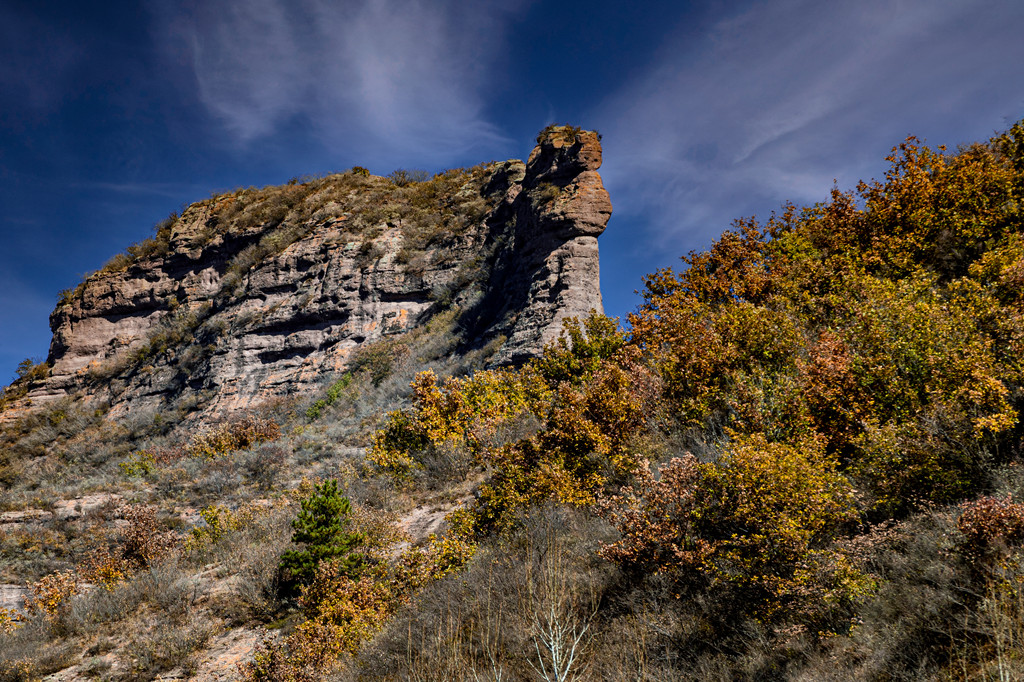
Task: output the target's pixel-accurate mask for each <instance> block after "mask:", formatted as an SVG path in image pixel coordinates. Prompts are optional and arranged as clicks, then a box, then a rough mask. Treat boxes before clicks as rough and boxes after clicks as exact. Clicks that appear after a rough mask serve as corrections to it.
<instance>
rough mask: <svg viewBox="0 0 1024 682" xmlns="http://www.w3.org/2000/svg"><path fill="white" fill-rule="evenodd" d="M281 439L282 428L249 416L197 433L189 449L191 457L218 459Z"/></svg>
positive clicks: (271, 422)
mask: <svg viewBox="0 0 1024 682" xmlns="http://www.w3.org/2000/svg"><path fill="white" fill-rule="evenodd" d="M280 437H281V427H280V426H278V425H277V422H275V421H273V420H271V419H261V418H259V417H256V416H255V415H248V416H245V417H243V418H241V419H238V420H235V421H231V422H228V423H226V424H222V425H220V426H218V427H216V428H213V429H210V430H207V431H203V432H200V433H197V434H196V435H195V436H193V437H192V441H191V442H190V443H189V446H188V448H187V452H188V455H189V456H190V457H198V458H200V459H216V458H217V457H222V456H224V455H226V454H228V453H230V452H234V451H235V450H243V449H246V448H251V447H253V446H255V445H259V444H261V443H266V442H268V441H273V440H277V439H278V438H280Z"/></svg>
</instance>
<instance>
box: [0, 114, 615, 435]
mask: <svg viewBox="0 0 1024 682" xmlns="http://www.w3.org/2000/svg"><path fill="white" fill-rule="evenodd" d="M600 165H601V146H600V141H599V137H598V135H597V134H596V133H593V132H588V131H581V130H579V129H576V128H568V127H549V128H548V129H546V130H545V131H544V132H543V133H542V134H541V135H540V136H539V137H538V145H537V147H536V148H535V149H534V151H533V153H532V154H531V155H530V157H529V159H528V160H527V161H526V162H525V163H523V162H522V161H506V162H503V163H492V164H488V165H484V166H478V167H475V168H472V169H468V170H459V171H448V172H446V173H443V174H439V175H438V176H435V177H434V178H433V179H431V180H423V181H419V182H416V181H414V179H415V178H414V177H412V176H411V174H409V173H405V172H400V171H396V173H394V174H392V176H389V177H388V178H383V177H376V176H371V175H369V174H368V173H366V171H365V170H364V169H359V168H356V169H353V170H352V171H349V172H347V173H344V174H338V175H332V176H328V177H325V178H319V179H314V180H310V181H308V182H304V183H299V182H292V183H289V184H288V185H285V186H281V187H273V188H264V189H262V190H255V189H251V188H250V189H247V190H238V191H236V192H233V193H229V194H224V195H218V196H214V197H212V198H211V199H208V200H206V201H202V202H198V203H196V204H193V205H192V206H190V207H188V209H186V210H185V211H183V213H182V215H181V216H180V217H179V216H172V218H171V219H169V220H168V221H166V223H165V224H162V225H161V226H159V229H158V232H157V234H156V236H155V237H154V238H152V239H150V240H147V241H146V242H143V243H141V244H138V245H135V246H134V247H131V248H129V250H128V253H127V254H122V255H121V256H119V257H117V258H115V259H114V260H113V261H111V262H110V263H108V264H107V265H106V266H105V267H104V268H103V269H102V270H100V271H98V272H96V273H94V274H93V275H91V276H89V277H88V278H86V280H85V281H84V282H83V283H82V284H81V285H80V286H79V287H78V288H77V289H76V290H74V291H69V292H65V293H64V295H63V298H62V301H61V302H60V304H59V305H58V306H57V308H56V309H55V310H54V312H53V313H52V315H51V317H50V325H51V328H52V330H53V341H52V343H51V346H50V352H49V357H48V360H47V362H48V364H49V367H50V369H49V372H48V376H45V377H44V378H40V379H37V380H35V381H32V382H29V381H25V382H22V384H23V385H21V386H20V387H16V388H19V389H20V393H21V395H17V394H16V392H15V390H13V389H8V392H7V401H6V402H7V409H6V410H4V412H3V413H2V414H0V420H3V421H10V420H12V419H14V418H16V417H17V416H18V415H20V414H23V413H24V412H25V411H26V410H31V409H33V408H34V407H38V406H41V405H45V404H46V403H49V402H52V401H54V400H58V399H60V398H63V397H65V396H69V395H75V394H88V395H90V396H92V397H93V398H96V399H99V400H102V401H104V402H107V403H109V404H110V406H111V408H112V415H113V416H118V415H124V414H127V413H129V412H133V411H137V410H154V409H160V408H162V407H164V406H168V405H185V406H187V407H188V408H189V409H192V408H200V409H201V410H202V411H203V412H211V411H217V412H223V411H231V410H237V409H243V408H247V407H250V406H253V405H255V404H259V403H261V402H265V401H267V400H270V399H273V398H275V397H280V396H285V395H289V394H294V393H296V392H301V391H304V390H307V389H312V388H314V387H316V386H318V385H320V384H322V383H323V381H324V380H325V377H327V376H330V375H332V374H336V373H338V372H341V371H343V370H344V369H345V368H346V367H347V366H348V365H349V364H350V363H351V361H352V359H353V357H354V354H355V353H358V351H359V349H365V348H366V347H367V346H368V345H369V344H374V343H375V342H380V341H381V340H383V339H388V338H397V337H400V336H401V335H403V334H406V333H408V332H410V331H412V330H416V329H421V328H422V327H423V326H424V325H425V324H426V323H427V322H428V321H429V320H430V319H431V318H433V317H434V316H436V315H438V314H440V313H447V315H448V317H447V318H445V319H451V320H453V326H452V327H450V329H451V332H452V333H456V334H457V335H458V336H459V338H460V344H461V345H460V348H461V349H462V350H469V349H473V348H483V347H485V346H487V345H488V344H490V345H489V347H488V351H495V352H494V354H493V356H492V360H491V361H492V362H493V363H510V362H512V363H514V362H518V361H521V360H523V359H525V358H527V357H529V356H532V355H534V354H536V353H537V352H538V351H539V350H540V348H541V347H542V346H543V344H544V343H546V342H547V341H549V340H550V339H552V338H553V337H555V336H557V334H558V331H559V329H560V325H561V320H562V319H563V318H564V317H566V316H571V315H580V314H585V313H587V312H588V311H589V310H590V309H597V310H599V311H600V310H601V295H600V291H599V287H598V276H599V271H598V248H597V236H598V235H600V234H601V233H602V232H603V230H604V229H605V226H606V224H607V221H608V218H609V216H610V214H611V203H610V201H609V198H608V193H607V192H606V191H605V189H604V187H603V186H602V183H601V178H600V176H599V175H598V173H597V169H598V168H599V167H600Z"/></svg>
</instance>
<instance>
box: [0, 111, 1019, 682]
mask: <svg viewBox="0 0 1024 682" xmlns="http://www.w3.org/2000/svg"><path fill="white" fill-rule="evenodd" d="M889 162H890V167H889V170H888V171H887V173H886V175H885V177H884V178H883V179H881V180H878V181H873V182H870V183H861V184H860V185H859V186H858V187H857V188H856V189H855V190H853V191H850V192H842V191H839V190H838V189H837V190H834V191H833V192H832V195H831V197H830V198H829V199H828V200H827V201H824V202H822V203H820V204H817V205H814V206H810V207H804V208H799V207H796V206H792V205H787V206H784V207H783V208H782V209H781V211H780V212H779V213H778V214H775V215H773V216H771V217H770V218H769V219H768V220H767V221H765V222H758V221H755V220H753V219H743V220H739V221H737V222H736V224H735V225H734V226H733V228H732V229H730V230H728V231H726V232H725V233H723V235H722V236H721V237H720V239H718V240H717V241H716V242H715V243H714V244H713V245H712V246H711V247H710V248H709V249H707V250H706V251H703V252H694V253H691V254H689V255H688V256H686V257H685V258H684V259H683V265H682V267H681V268H679V269H678V270H677V269H664V270H660V271H658V272H656V273H653V274H651V275H649V276H648V277H647V278H646V280H645V282H644V291H643V297H644V299H643V303H642V304H641V305H640V306H639V307H638V309H637V310H636V311H635V312H634V313H632V314H631V315H630V316H629V320H628V322H629V325H628V328H627V329H622V328H620V327H619V325H618V324H617V322H616V321H615V320H611V319H608V318H606V317H603V316H600V315H596V314H595V315H592V316H591V317H589V318H586V319H573V320H569V321H567V322H566V324H565V329H564V333H563V335H562V337H561V338H560V339H558V340H557V341H555V342H554V343H552V344H550V345H549V346H547V347H546V348H545V350H544V353H543V356H542V357H539V358H537V359H534V360H532V361H529V362H527V363H526V364H525V365H523V366H520V367H517V368H491V369H482V364H483V363H482V361H483V360H484V359H485V358H486V352H485V351H481V352H480V353H479V354H478V355H477V356H475V357H472V358H462V359H456V358H454V357H453V356H451V355H450V354H447V350H449V349H450V348H451V347H452V346H451V345H449V346H447V347H443V346H444V345H445V344H444V335H445V334H450V333H452V331H453V330H452V328H450V327H445V326H444V323H443V320H435V321H434V322H432V324H434V325H435V327H434V328H433V329H431V330H425V331H423V332H421V333H420V334H419V335H418V336H412V337H410V339H408V340H406V341H403V342H402V343H403V344H404V346H403V350H402V352H400V353H399V352H396V351H395V349H389V350H388V352H387V353H386V354H387V355H389V356H391V357H393V358H395V362H394V363H393V365H391V364H389V366H388V367H387V369H386V371H382V372H380V373H377V374H374V369H373V366H374V365H373V363H372V362H367V363H366V364H365V365H363V366H359V367H357V368H356V369H355V370H354V371H353V373H351V374H346V375H343V376H341V377H335V378H333V379H334V380H333V381H332V382H328V383H325V389H324V391H325V392H324V395H318V396H308V397H307V398H306V399H305V400H304V401H303V400H296V401H292V402H281V403H275V404H272V405H267V406H266V407H265V408H264V409H263V410H262V413H261V414H259V415H251V416H249V417H246V418H245V419H248V420H249V421H248V422H245V421H235V422H231V421H229V422H227V423H226V424H224V425H221V426H219V427H216V429H214V428H213V427H212V426H211V427H210V429H212V430H211V431H207V432H203V433H199V434H193V435H192V437H191V440H184V439H183V437H182V435H181V434H180V433H179V432H178V431H176V430H175V429H174V428H173V426H172V425H168V424H167V422H166V420H167V419H169V418H170V419H172V420H173V416H172V415H150V417H149V419H148V420H147V421H146V423H132V424H127V423H121V424H111V423H108V422H106V421H104V420H103V419H102V415H99V414H95V413H81V412H76V411H75V409H74V408H73V407H72V406H57V407H54V408H52V409H50V410H48V411H46V412H41V413H39V414H37V415H36V416H33V417H31V418H30V419H29V420H27V421H25V422H22V423H20V424H17V425H14V426H11V427H8V428H6V429H5V431H4V434H3V441H2V448H3V450H2V453H3V454H2V455H0V456H2V458H3V459H2V461H0V466H2V467H3V468H2V470H0V474H2V476H3V477H4V478H3V481H4V485H5V488H6V489H5V491H4V495H3V498H2V503H3V504H4V505H5V507H6V508H7V509H9V510H10V511H8V512H6V514H7V516H6V517H5V518H6V519H8V520H9V522H8V523H6V524H5V525H3V526H0V552H2V556H3V558H4V563H3V571H4V573H3V576H4V579H5V580H6V581H8V582H14V581H18V580H24V579H28V580H30V581H31V587H30V599H29V601H28V604H29V610H28V613H27V614H26V615H25V616H17V615H15V614H8V615H9V617H8V619H7V621H3V620H2V618H3V615H2V614H0V633H2V632H3V631H5V630H6V633H5V634H0V679H34V678H36V677H39V676H42V675H44V674H46V673H48V672H51V671H55V670H60V669H64V668H68V667H72V666H74V667H76V669H77V670H78V671H79V672H81V673H82V674H87V675H91V676H96V677H108V678H117V679H148V678H150V677H152V676H154V675H155V674H156V673H157V672H159V671H167V670H171V669H178V670H180V671H182V672H183V673H184V674H186V675H188V674H192V673H196V674H199V675H200V676H201V675H202V674H203V670H204V668H203V665H204V663H203V660H202V656H201V652H202V651H203V650H204V647H207V646H208V645H209V643H210V642H214V641H219V640H218V637H221V636H222V635H221V630H219V629H218V628H222V629H223V628H234V631H236V632H241V631H244V632H247V633H257V634H254V635H253V638H254V639H253V641H254V645H253V652H254V653H253V654H252V655H251V656H250V657H248V658H247V660H246V661H245V662H244V663H243V664H242V665H240V666H239V668H238V674H240V675H241V676H243V677H244V678H245V679H247V680H316V679H333V680H357V679H365V680H428V679H429V680H477V679H494V680H513V679H515V680H518V679H543V680H556V679H557V680H572V679H631V680H633V679H635V680H675V679H722V680H725V679H762V680H775V679H779V680H781V679H795V680H827V679H834V680H846V679H858V680H859V679H877V680H918V679H936V680H975V679H993V680H1006V679H1018V678H1020V677H1022V676H1024V606H1022V605H1024V549H1022V545H1024V503H1022V502H1021V501H1019V500H1020V496H1021V495H1022V494H1024V474H1022V472H1021V471H1020V468H1021V456H1022V453H1021V446H1020V443H1021V436H1022V426H1021V420H1020V410H1021V407H1022V402H1024V401H1022V386H1024V364H1022V362H1024V361H1022V359H1021V358H1022V357H1024V295H1022V291H1024V287H1022V285H1024V232H1022V218H1024V209H1022V206H1024V204H1022V203H1021V202H1022V201H1024V124H1021V123H1018V124H1016V125H1014V126H1013V127H1012V128H1011V129H1010V130H1009V131H1007V132H1006V133H1004V134H1001V135H998V136H996V137H994V138H993V139H991V140H989V141H988V142H985V143H979V144H975V145H971V146H968V147H964V148H961V149H958V150H957V151H955V152H949V151H947V150H945V149H941V148H939V149H929V148H928V147H926V146H923V145H922V144H921V143H919V142H918V141H917V140H915V139H913V138H911V139H908V140H907V141H906V142H905V143H903V144H901V145H900V146H898V147H897V148H896V149H894V150H893V153H892V155H891V156H890V157H889ZM360 177H362V176H360ZM409 186H413V185H409ZM401 189H402V188H398V189H396V190H393V191H400V190H401ZM416 239H419V240H420V241H418V242H417V244H419V243H423V241H422V240H424V239H426V240H429V236H427V237H417V238H416ZM452 319H454V318H452ZM392 343H393V342H392ZM368 352H369V351H368ZM421 370H422V371H421ZM405 386H408V388H409V390H411V393H409V392H408V391H403V387H405ZM387 410H390V411H387ZM385 411H386V413H384V414H382V412H385ZM157 417H159V419H158V418H157ZM271 422H272V423H273V427H270V426H269V424H270V423H271ZM246 424H249V425H250V426H251V425H252V424H259V425H261V428H260V433H261V434H265V435H266V436H267V437H266V438H262V437H261V438H260V439H255V440H252V441H246V442H241V441H239V442H237V443H234V441H232V443H229V444H228V445H225V446H224V447H222V448H217V449H216V453H215V455H214V456H197V455H196V454H195V452H194V451H193V450H194V449H195V447H196V443H202V442H208V441H210V439H211V438H213V435H216V434H217V433H224V434H231V433H235V432H239V433H242V432H245V430H246V428H248V427H247V426H246ZM217 429H219V430H217ZM211 434H213V435H211ZM203 439H206V440H203ZM214 440H216V439H214ZM217 442H218V443H219V442H220V441H219V440H217ZM225 442H226V441H225ZM364 447H365V450H364V449H363V448H364ZM204 452H205V451H204ZM64 472H74V474H76V475H86V476H91V477H93V478H92V479H90V481H91V482H90V483H88V484H83V483H77V484H72V483H71V482H70V481H68V480H67V479H66V478H65V476H67V475H69V474H66V473H64ZM88 472H92V473H88ZM75 485H77V486H78V487H74V486H75ZM55 490H65V491H66V490H74V491H75V493H76V494H78V496H79V497H78V499H79V503H80V505H81V506H82V509H80V510H72V511H71V513H69V512H68V511H67V510H66V508H65V507H63V506H61V501H60V500H59V499H55V498H54V495H55V493H54V492H53V491H55ZM89 495H92V496H93V497H92V498H89V499H95V500H97V502H96V503H95V504H94V505H93V506H91V507H90V508H89V509H88V510H86V509H85V507H86V506H87V505H86V504H85V501H86V499H87V498H88V496H89ZM340 495H344V501H342V499H341V498H340V497H339V496H340ZM328 497H329V498H330V504H327V503H326V502H324V500H326V499H327V498H328ZM300 505H301V510H302V511H300ZM314 508H315V509H328V508H330V509H335V508H336V509H344V513H343V514H342V513H340V512H339V514H338V515H336V516H337V518H334V517H332V518H327V516H330V515H326V516H325V515H323V514H321V515H320V516H324V518H320V516H317V515H316V514H313V513H311V512H310V511H309V510H311V509H314ZM46 515H49V516H46ZM342 517H343V518H342ZM296 518H297V519H299V521H297V522H295V524H294V528H295V529H296V533H298V532H299V530H301V532H302V533H303V535H302V538H301V542H303V543H306V544H307V545H310V544H311V543H315V542H316V540H313V538H318V537H327V535H330V534H331V533H334V534H335V535H337V534H338V533H342V535H343V537H344V538H345V541H344V542H335V543H334V544H332V545H331V547H332V550H331V552H328V553H326V554H324V556H325V557H326V556H328V555H329V556H330V557H332V558H329V559H325V560H323V561H318V562H317V565H316V566H312V565H307V564H308V562H306V563H304V564H303V568H302V572H303V576H304V578H303V580H302V581H301V585H300V586H299V587H298V595H297V596H294V591H289V590H288V589H285V587H286V585H285V584H284V582H283V581H286V580H288V579H291V578H289V576H290V575H291V574H293V573H295V569H294V567H291V564H289V561H291V560H290V559H287V557H295V556H298V555H297V554H296V552H297V551H299V550H296V548H295V547H294V546H292V545H291V543H290V538H291V537H292V534H291V530H292V527H291V526H290V524H291V523H292V521H293V520H294V519H296ZM116 519H123V520H127V521H129V523H128V524H124V523H112V521H114V520H116ZM15 521H16V522H15ZM139 529H145V531H146V532H145V533H143V535H142V537H140V536H139ZM339 529H342V530H339ZM331 537H334V536H331ZM289 552H290V553H289ZM302 556H304V557H305V556H306V555H305V554H303V555H302ZM309 556H312V554H310V555H309ZM282 557H286V559H285V562H284V565H283V568H282ZM292 563H294V561H292ZM293 585H294V583H293ZM183 586H184V587H183ZM5 622H6V625H4V624H3V623H5ZM257 626H259V627H261V628H262V629H257ZM83 651H84V652H86V653H84V654H83V653H82V652H83ZM89 652H91V653H89Z"/></svg>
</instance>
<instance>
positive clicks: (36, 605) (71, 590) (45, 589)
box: [25, 571, 80, 620]
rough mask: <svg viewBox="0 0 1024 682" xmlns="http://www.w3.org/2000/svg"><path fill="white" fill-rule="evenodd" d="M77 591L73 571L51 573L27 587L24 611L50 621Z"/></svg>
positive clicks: (77, 583)
mask: <svg viewBox="0 0 1024 682" xmlns="http://www.w3.org/2000/svg"><path fill="white" fill-rule="evenodd" d="M79 590H80V585H79V582H78V577H77V576H76V575H75V573H74V572H73V571H63V572H61V573H51V574H50V575H46V576H43V577H42V578H40V579H39V580H38V581H36V582H34V583H32V584H30V585H29V586H28V594H27V595H26V596H25V609H26V610H27V611H28V612H30V613H41V614H42V615H43V616H44V617H46V618H47V619H50V620H52V619H54V618H56V617H57V614H58V612H59V610H60V609H61V608H62V607H63V606H64V605H65V604H66V603H67V602H68V600H70V599H71V598H72V597H74V596H75V595H76V594H78V592H79Z"/></svg>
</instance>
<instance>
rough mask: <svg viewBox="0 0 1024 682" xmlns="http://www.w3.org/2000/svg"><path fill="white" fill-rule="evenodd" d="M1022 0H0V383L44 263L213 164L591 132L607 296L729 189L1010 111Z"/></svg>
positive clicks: (683, 235)
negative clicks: (544, 131) (599, 180)
mask: <svg viewBox="0 0 1024 682" xmlns="http://www.w3.org/2000/svg"><path fill="white" fill-rule="evenodd" d="M1022 33H1024V3H1022V2H1018V1H1017V0H1002V1H997V0H993V1H989V2H985V1H981V0H977V1H969V0H857V1H855V2H846V1H837V2H821V1H820V0H774V1H771V2H768V1H762V2H740V1H736V2H714V1H708V2H692V3H686V2H660V1H658V0H650V1H648V2H642V3H630V2H622V1H621V0H618V1H606V0H600V1H596V2H572V1H566V0H562V1H559V2H549V1H547V0H534V1H532V2H531V1H529V0H504V1H503V2H489V1H487V0H335V1H333V2H331V1H328V0H248V1H246V2H242V1H238V0H236V1H231V0H178V1H175V0H162V1H158V0H150V1H141V2H104V3H93V2H81V1H73V2H47V1H46V0H35V1H33V2H22V1H21V0H3V2H2V3H0V204H2V210H0V240H2V241H0V245H2V246H0V292H2V295H0V383H4V382H6V381H7V380H8V379H9V378H11V377H13V375H14V368H15V366H16V365H17V363H18V362H19V361H20V360H22V359H23V358H26V357H33V358H42V357H45V355H46V352H47V348H48V344H49V329H48V323H47V318H48V315H49V313H50V311H51V310H52V308H53V305H54V303H55V301H56V294H57V292H58V291H59V290H61V289H63V288H67V287H72V286H74V285H75V284H77V282H78V281H79V280H80V278H81V276H82V275H83V274H84V273H87V272H89V271H91V270H94V269H96V268H98V267H99V266H100V265H102V264H103V262H104V261H105V260H106V259H107V258H109V257H110V256H112V255H113V254H114V253H116V252H118V251H120V250H122V249H123V248H124V247H125V246H127V245H128V244H130V243H132V242H135V241H138V240H140V239H143V238H145V237H147V236H149V235H150V234H151V233H152V226H153V225H154V224H156V223H157V222H159V221H160V220H161V219H162V218H164V217H166V216H167V215H168V214H169V213H170V212H172V211H175V210H178V209H180V207H181V206H182V205H184V204H187V203H190V202H192V201H196V200H199V199H202V198H205V197H207V196H209V195H210V193H211V191H215V190H225V189H230V188H234V187H237V186H248V185H257V186H260V185H265V184H271V183H274V184H276V183H282V182H285V181H287V180H288V179H289V178H291V177H294V176H301V175H304V174H319V173H329V172H333V171H341V170H345V169H347V168H349V167H351V166H353V165H362V166H366V167H368V168H370V169H371V170H372V171H373V172H375V173H379V174H385V173H388V172H390V171H391V170H393V169H395V168H397V167H405V168H422V169H426V170H431V171H436V170H440V169H443V168H448V167H454V166H462V165H472V164H475V163H478V162H481V161H487V160H491V159H495V160H501V159H506V158H513V157H514V158H524V157H525V155H526V154H528V153H529V151H530V148H531V147H532V144H533V139H534V137H535V135H536V133H537V131H539V130H540V129H541V128H543V127H544V126H545V125H547V124H548V123H553V122H558V123H572V124H575V125H582V126H584V127H587V128H596V129H598V130H599V131H600V132H601V133H602V134H603V135H604V146H605V165H604V168H603V169H602V175H603V176H604V179H605V184H606V186H607V187H608V189H609V191H610V193H611V196H612V203H613V204H614V207H615V212H614V215H613V217H612V220H611V222H610V224H609V227H608V230H607V232H606V233H605V235H604V236H603V237H602V238H601V240H600V244H601V254H602V255H601V267H602V291H603V293H604V297H605V303H606V309H607V312H608V313H609V314H612V315H624V314H625V313H626V312H628V311H629V310H631V309H633V308H634V307H635V306H636V304H637V302H638V299H637V297H636V296H635V295H634V293H633V291H634V290H635V289H638V288H640V287H641V277H642V276H643V275H644V274H645V273H648V272H652V271H653V270H654V269H656V268H658V267H661V266H665V265H673V264H676V263H677V262H678V260H677V259H678V257H679V256H681V255H683V254H684V253H686V252H687V251H689V250H691V249H699V248H703V247H705V246H707V245H708V244H709V242H710V240H711V239H713V238H714V237H715V236H716V235H717V234H719V233H720V232H721V231H722V230H723V229H725V228H727V227H728V226H729V224H730V223H731V221H732V220H733V219H734V218H736V217H739V216H746V215H754V214H756V215H758V216H762V217H763V216H767V215H768V214H769V213H770V212H771V211H772V210H773V209H775V208H777V207H778V206H779V205H780V204H782V203H783V202H785V201H787V200H793V201H795V202H797V203H813V202H814V201H818V200H822V199H824V198H825V197H826V196H827V193H828V190H829V189H830V188H831V187H832V185H833V182H834V181H835V182H836V183H837V184H838V186H839V187H840V188H842V189H846V188H850V187H852V186H853V185H854V184H855V182H856V181H857V180H858V179H862V178H863V179H869V178H872V177H878V176H880V175H881V174H882V173H883V172H884V168H885V162H884V157H885V155H886V154H887V152H888V151H889V149H890V148H891V147H892V146H893V145H895V144H897V143H899V142H900V141H901V140H902V139H903V138H904V137H906V136H907V135H908V134H911V133H913V134H916V135H918V136H921V137H923V138H926V140H927V142H928V143H929V144H933V145H938V144H946V145H949V146H951V147H955V146H956V145H957V144H962V143H968V142H971V141H974V140H979V139H984V138H987V137H988V136H990V135H991V134H992V133H994V132H996V131H998V130H1002V129H1004V128H1006V127H1008V126H1009V125H1010V124H1011V123H1012V122H1014V121H1016V120H1018V119H1020V118H1024V77H1022V76H1021V72H1020V65H1021V63H1024V40H1021V39H1020V35H1021V34H1022Z"/></svg>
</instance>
